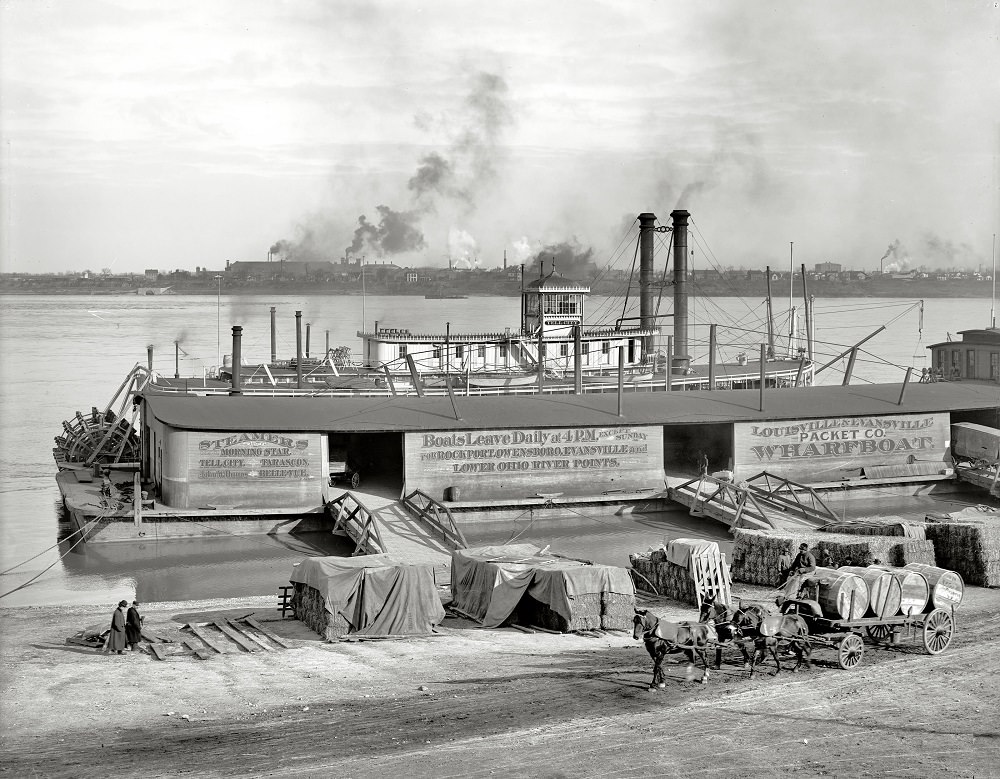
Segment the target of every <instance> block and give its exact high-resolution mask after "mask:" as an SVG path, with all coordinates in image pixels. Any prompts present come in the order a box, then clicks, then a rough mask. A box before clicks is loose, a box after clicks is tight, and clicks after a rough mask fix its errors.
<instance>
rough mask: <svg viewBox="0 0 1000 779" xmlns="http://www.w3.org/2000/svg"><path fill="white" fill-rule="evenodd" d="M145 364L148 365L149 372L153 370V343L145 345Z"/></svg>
mask: <svg viewBox="0 0 1000 779" xmlns="http://www.w3.org/2000/svg"><path fill="white" fill-rule="evenodd" d="M146 364H147V365H149V372H150V373H152V372H153V344H149V345H148V346H147V347H146Z"/></svg>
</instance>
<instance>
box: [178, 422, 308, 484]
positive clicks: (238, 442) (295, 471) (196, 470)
mask: <svg viewBox="0 0 1000 779" xmlns="http://www.w3.org/2000/svg"><path fill="white" fill-rule="evenodd" d="M188 456H189V460H188V465H189V477H190V479H191V480H192V481H200V482H248V481H254V482H300V481H304V480H308V479H316V478H319V476H320V471H321V452H320V437H319V435H304V434H285V433H231V434H228V435H221V434H210V433H200V434H198V435H197V436H192V438H191V450H189V452H188Z"/></svg>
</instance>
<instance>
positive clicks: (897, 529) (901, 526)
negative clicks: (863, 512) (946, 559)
mask: <svg viewBox="0 0 1000 779" xmlns="http://www.w3.org/2000/svg"><path fill="white" fill-rule="evenodd" d="M820 530H822V531H823V532H824V533H839V534H846V535H857V536H902V537H904V538H911V539H913V540H915V541H923V540H925V539H926V535H925V534H924V524H923V522H914V521H912V520H908V519H905V518H903V517H896V516H873V517H859V518H858V519H853V520H845V521H843V522H831V523H830V524H829V525H824V526H823V527H822V528H820Z"/></svg>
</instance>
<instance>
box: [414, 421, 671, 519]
mask: <svg viewBox="0 0 1000 779" xmlns="http://www.w3.org/2000/svg"><path fill="white" fill-rule="evenodd" d="M405 457H406V488H407V490H413V489H422V490H423V491H424V492H426V493H428V494H429V495H431V496H432V497H436V498H441V497H442V495H443V493H444V490H445V489H447V488H449V487H451V488H455V489H457V490H458V491H459V493H460V495H461V500H463V501H464V500H500V499H515V500H517V499H525V498H534V497H537V496H538V495H540V494H545V495H548V494H554V493H562V494H565V495H600V494H601V493H602V492H607V491H611V490H614V491H619V490H622V491H626V492H631V491H635V490H648V489H651V488H652V489H662V488H663V432H662V428H660V427H653V426H637V427H573V428H554V429H548V430H545V429H527V430H462V431H446V432H439V433H407V434H406V441H405Z"/></svg>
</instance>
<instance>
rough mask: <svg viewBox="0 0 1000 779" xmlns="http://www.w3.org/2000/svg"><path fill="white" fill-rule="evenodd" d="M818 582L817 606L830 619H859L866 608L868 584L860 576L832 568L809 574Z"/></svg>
mask: <svg viewBox="0 0 1000 779" xmlns="http://www.w3.org/2000/svg"><path fill="white" fill-rule="evenodd" d="M810 576H811V578H812V579H813V580H814V581H817V582H818V583H819V595H818V600H819V607H820V609H822V611H823V614H824V615H825V616H826V617H829V618H830V619H860V618H861V617H863V616H864V614H865V612H866V611H867V610H868V585H867V584H866V583H865V580H864V579H862V578H861V577H860V576H856V575H855V574H853V573H847V572H845V573H841V572H840V570H837V569H833V568H817V569H816V571H815V572H814V573H812V574H810Z"/></svg>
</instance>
